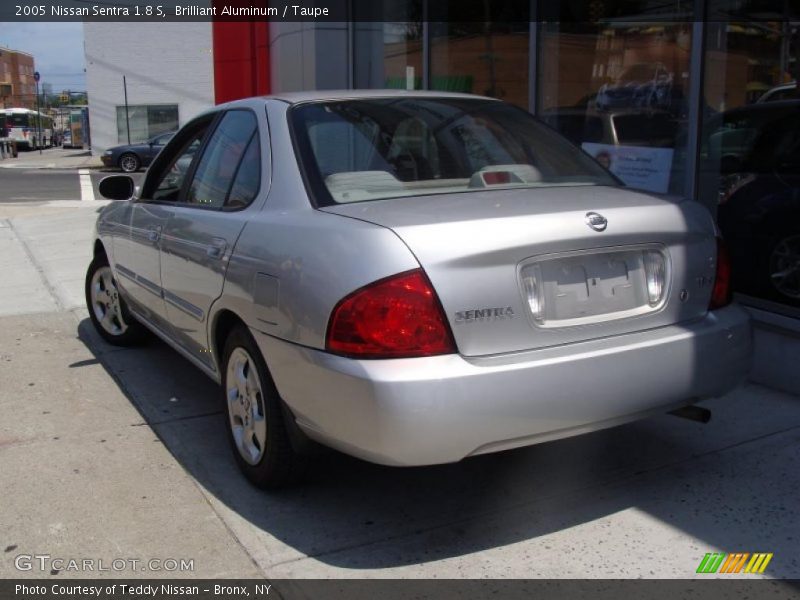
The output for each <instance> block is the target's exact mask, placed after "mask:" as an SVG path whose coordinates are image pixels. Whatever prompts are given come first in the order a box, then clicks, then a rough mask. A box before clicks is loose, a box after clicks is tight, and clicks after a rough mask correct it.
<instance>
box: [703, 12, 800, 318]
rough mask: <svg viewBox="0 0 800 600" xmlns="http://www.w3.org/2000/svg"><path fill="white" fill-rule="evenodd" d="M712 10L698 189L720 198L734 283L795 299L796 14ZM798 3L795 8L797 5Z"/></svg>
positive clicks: (799, 167)
mask: <svg viewBox="0 0 800 600" xmlns="http://www.w3.org/2000/svg"><path fill="white" fill-rule="evenodd" d="M740 9H741V7H740V3H732V2H730V1H727V0H713V1H712V2H711V3H710V6H709V11H710V13H709V14H711V15H712V16H713V15H715V14H717V13H725V14H737V16H740V17H741V20H740V21H730V20H728V21H716V20H715V21H712V22H709V23H708V24H707V34H706V38H707V41H706V51H705V61H706V66H705V73H706V76H705V81H704V98H705V111H704V114H703V126H702V136H701V147H700V158H699V193H700V198H701V200H702V201H704V202H705V203H707V204H708V205H709V206H715V205H716V207H717V215H718V222H719V226H720V230H721V232H722V235H723V236H724V238H725V240H726V242H727V244H728V247H729V251H730V256H731V261H732V266H733V287H734V291H736V292H737V293H739V294H740V295H742V298H743V299H744V300H745V301H747V302H749V303H754V304H759V303H764V302H766V303H767V304H765V305H764V307H766V308H773V307H775V308H779V307H781V306H782V307H785V308H789V309H791V307H794V308H797V307H800V95H798V89H797V83H796V82H797V80H798V71H799V70H800V38H798V30H800V13H798V12H796V13H795V14H787V11H788V10H789V3H785V2H770V1H766V0H765V2H763V3H762V5H761V6H759V10H758V13H757V14H753V15H751V16H752V20H748V14H747V13H746V12H742V11H741V10H740ZM795 10H796V9H795Z"/></svg>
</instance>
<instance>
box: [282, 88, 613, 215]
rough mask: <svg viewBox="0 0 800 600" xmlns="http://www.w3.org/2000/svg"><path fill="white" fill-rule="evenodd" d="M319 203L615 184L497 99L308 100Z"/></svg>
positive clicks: (307, 132)
mask: <svg viewBox="0 0 800 600" xmlns="http://www.w3.org/2000/svg"><path fill="white" fill-rule="evenodd" d="M290 119H291V122H292V126H293V129H294V133H295V141H296V143H297V150H298V156H299V157H300V161H301V165H302V168H303V170H304V172H305V173H306V176H307V177H308V180H309V183H310V185H311V188H312V193H313V194H314V197H315V200H316V203H317V205H319V206H326V205H331V204H340V203H348V202H361V201H366V200H378V199H385V198H402V197H408V196H419V195H427V194H438V193H443V194H444V193H456V192H470V191H486V190H487V189H509V188H535V187H552V186H576V185H618V182H617V180H616V179H615V178H614V177H613V176H612V175H611V174H609V173H608V172H607V171H606V170H605V169H603V168H602V167H601V166H600V165H599V164H597V163H596V162H595V161H594V160H592V159H591V158H590V157H589V156H588V155H586V154H584V153H583V152H582V151H581V150H580V149H579V148H577V147H575V146H573V145H572V144H570V143H569V142H568V141H567V140H566V139H565V138H563V137H562V136H560V135H559V134H558V133H556V132H555V131H553V130H552V129H550V128H549V127H547V126H545V125H543V124H542V123H539V122H538V121H537V120H536V119H535V118H533V117H532V116H531V115H530V114H528V113H526V112H525V111H523V110H521V109H518V108H515V107H513V106H510V105H507V104H504V103H501V102H496V101H492V100H481V99H475V100H473V99H460V98H459V99H450V98H447V99H445V98H399V99H391V98H382V99H369V100H346V101H332V102H319V103H310V104H302V105H299V106H296V107H294V108H293V109H292V113H291V116H290Z"/></svg>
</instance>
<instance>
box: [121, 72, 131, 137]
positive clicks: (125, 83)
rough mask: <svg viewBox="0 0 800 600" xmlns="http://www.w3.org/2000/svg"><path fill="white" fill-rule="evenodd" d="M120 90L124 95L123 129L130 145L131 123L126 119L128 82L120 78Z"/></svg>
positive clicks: (123, 77)
mask: <svg viewBox="0 0 800 600" xmlns="http://www.w3.org/2000/svg"><path fill="white" fill-rule="evenodd" d="M122 89H123V91H124V93H125V129H126V130H127V131H128V145H129V146H130V145H131V121H130V118H129V117H128V81H127V80H126V79H125V75H123V76H122Z"/></svg>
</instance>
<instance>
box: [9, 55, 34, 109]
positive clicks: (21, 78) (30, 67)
mask: <svg viewBox="0 0 800 600" xmlns="http://www.w3.org/2000/svg"><path fill="white" fill-rule="evenodd" d="M35 71H36V67H35V66H34V60H33V56H31V55H30V54H28V53H26V52H20V51H18V50H11V49H10V48H3V47H2V46H0V102H1V103H2V105H3V108H12V107H13V108H35V105H36V82H35V81H34V80H33V74H34V72H35Z"/></svg>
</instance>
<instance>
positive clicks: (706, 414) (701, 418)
mask: <svg viewBox="0 0 800 600" xmlns="http://www.w3.org/2000/svg"><path fill="white" fill-rule="evenodd" d="M668 414H670V415H673V416H675V417H680V418H682V419H689V420H690V421H695V422H697V423H703V424H704V425H705V424H706V423H708V422H709V421H710V420H711V411H710V410H708V409H707V408H703V407H701V406H693V405H691V406H682V407H681V408H676V409H675V410H671V411H669V413H668Z"/></svg>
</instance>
